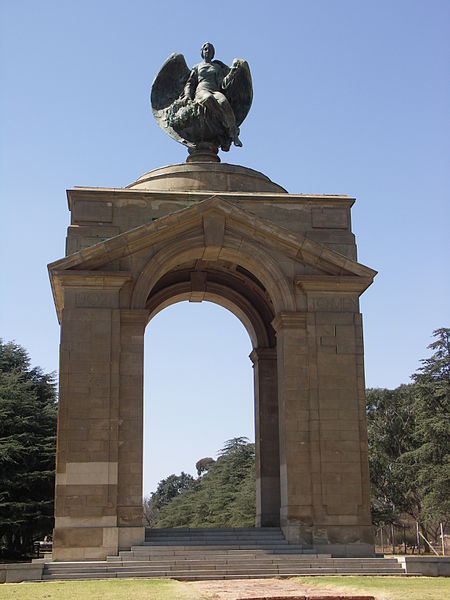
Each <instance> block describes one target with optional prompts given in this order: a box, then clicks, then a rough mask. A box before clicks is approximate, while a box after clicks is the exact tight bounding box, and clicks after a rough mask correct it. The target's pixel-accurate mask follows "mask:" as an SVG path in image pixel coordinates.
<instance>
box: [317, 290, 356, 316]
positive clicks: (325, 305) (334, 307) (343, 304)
mask: <svg viewBox="0 0 450 600" xmlns="http://www.w3.org/2000/svg"><path fill="white" fill-rule="evenodd" d="M308 308H309V310H311V311H314V312H358V311H359V302H358V299H357V298H355V297H354V296H353V297H352V296H348V295H334V294H333V295H329V296H315V295H309V297H308Z"/></svg>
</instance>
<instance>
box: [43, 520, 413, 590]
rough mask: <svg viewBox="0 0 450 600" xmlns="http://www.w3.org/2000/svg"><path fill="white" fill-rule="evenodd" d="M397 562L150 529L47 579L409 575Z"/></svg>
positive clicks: (254, 536)
mask: <svg viewBox="0 0 450 600" xmlns="http://www.w3.org/2000/svg"><path fill="white" fill-rule="evenodd" d="M403 574H404V569H403V567H402V565H400V564H399V563H398V562H397V560H396V559H394V558H391V559H380V558H332V557H331V555H329V554H317V553H316V552H315V551H314V549H313V548H310V547H306V546H302V545H294V544H289V543H288V542H287V541H286V540H285V539H284V537H283V534H282V533H281V530H280V529H279V528H267V529H225V530H217V529H214V530H206V529H182V530H181V529H175V530H147V532H146V542H145V543H144V544H143V545H141V546H133V547H132V548H131V549H130V550H129V551H123V552H120V553H119V555H118V556H109V557H108V558H107V560H106V561H90V562H58V563H47V564H45V567H44V573H43V579H46V580H50V579H97V578H98V579H102V578H122V577H154V578H156V577H157V578H172V579H179V580H184V581H195V580H208V579H248V578H261V577H293V576H297V575H403Z"/></svg>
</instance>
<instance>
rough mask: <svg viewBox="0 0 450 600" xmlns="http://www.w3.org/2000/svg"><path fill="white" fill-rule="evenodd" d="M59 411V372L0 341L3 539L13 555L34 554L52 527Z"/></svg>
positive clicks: (0, 512) (0, 529) (0, 534)
mask: <svg viewBox="0 0 450 600" xmlns="http://www.w3.org/2000/svg"><path fill="white" fill-rule="evenodd" d="M56 415H57V406H56V391H55V384H54V376H53V375H49V374H44V373H43V372H42V371H41V369H40V368H38V367H35V368H30V359H29V357H28V355H27V352H26V351H25V350H24V349H23V348H22V347H20V346H18V345H16V344H14V343H12V342H10V343H3V342H2V341H1V340H0V541H1V545H2V547H3V552H4V553H5V554H6V555H8V556H23V555H27V554H30V553H31V552H32V547H33V541H34V540H35V539H39V538H40V539H42V537H43V536H44V535H47V534H50V533H51V531H52V528H53V494H54V476H55V449H56Z"/></svg>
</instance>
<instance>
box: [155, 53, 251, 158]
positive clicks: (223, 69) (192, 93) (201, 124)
mask: <svg viewBox="0 0 450 600" xmlns="http://www.w3.org/2000/svg"><path fill="white" fill-rule="evenodd" d="M201 55H202V58H203V60H202V62H201V63H199V64H198V65H196V66H195V67H194V68H193V69H192V70H191V71H190V70H189V68H188V67H187V65H186V61H185V59H184V56H183V55H182V54H177V53H174V54H171V55H170V56H169V58H168V59H167V60H166V62H165V63H164V64H163V66H162V67H161V70H160V71H159V73H158V75H157V76H156V78H155V81H154V82H153V86H152V92H151V104H152V111H153V115H154V117H155V119H156V121H157V122H158V125H159V126H160V127H161V128H162V129H164V130H165V131H166V132H167V133H168V134H169V135H170V136H172V137H173V138H174V139H175V140H177V141H178V142H181V143H182V144H184V145H185V146H187V147H188V148H189V152H190V153H191V154H194V153H195V152H196V151H201V149H205V148H209V150H210V151H212V152H213V153H214V152H215V153H216V154H217V151H218V149H219V148H221V149H222V150H224V151H228V150H229V149H230V146H231V144H234V145H235V146H242V142H241V141H240V139H239V126H240V124H241V123H242V121H243V120H244V119H245V117H246V116H247V114H248V111H249V110H250V106H251V104H252V98H253V89H252V78H251V75H250V69H249V66H248V64H247V62H246V61H244V60H241V59H237V58H235V59H234V60H233V63H232V65H231V67H227V65H225V64H224V63H223V62H221V61H220V60H213V59H214V46H213V45H212V44H211V43H210V42H206V43H205V44H203V46H202V50H201Z"/></svg>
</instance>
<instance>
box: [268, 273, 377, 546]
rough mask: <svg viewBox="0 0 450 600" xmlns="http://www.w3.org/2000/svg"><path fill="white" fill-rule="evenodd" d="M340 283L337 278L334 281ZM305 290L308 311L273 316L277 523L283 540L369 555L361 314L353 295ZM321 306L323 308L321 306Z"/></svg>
mask: <svg viewBox="0 0 450 600" xmlns="http://www.w3.org/2000/svg"><path fill="white" fill-rule="evenodd" d="M341 285H342V282H341ZM304 289H305V290H307V292H308V312H307V313H304V314H301V313H288V314H281V315H278V317H276V319H275V321H274V326H275V328H276V330H277V347H278V363H279V369H278V374H279V387H280V396H279V402H280V405H279V409H280V449H281V452H280V453H281V456H280V459H281V524H282V527H283V529H284V531H285V534H286V536H287V538H288V539H289V540H291V541H298V542H306V543H310V544H313V545H314V547H315V548H316V549H317V550H318V551H325V552H332V553H333V555H334V556H352V555H353V556H370V555H372V554H373V533H372V528H371V521H370V510H369V507H370V486H369V475H368V461H367V433H366V420H365V397H364V371H363V347H362V328H361V315H360V314H359V309H358V295H357V294H355V293H353V294H339V295H338V294H336V293H335V290H334V293H330V290H326V291H324V292H323V293H321V292H318V291H317V289H315V290H314V291H311V293H309V288H308V286H307V285H306V284H305V287H304ZM324 309H325V310H324Z"/></svg>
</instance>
